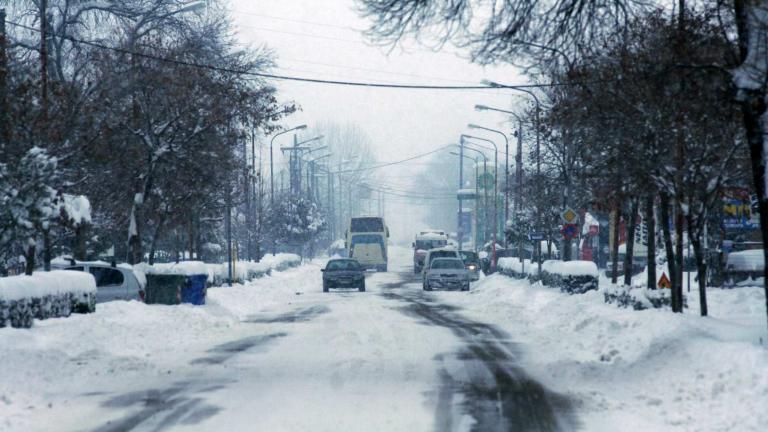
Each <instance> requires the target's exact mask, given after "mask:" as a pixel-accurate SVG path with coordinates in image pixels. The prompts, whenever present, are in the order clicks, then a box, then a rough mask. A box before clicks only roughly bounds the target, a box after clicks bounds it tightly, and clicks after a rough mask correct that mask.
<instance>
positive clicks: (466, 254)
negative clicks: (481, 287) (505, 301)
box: [459, 250, 481, 281]
mask: <svg viewBox="0 0 768 432" xmlns="http://www.w3.org/2000/svg"><path fill="white" fill-rule="evenodd" d="M459 255H460V256H461V260H462V261H464V266H465V267H466V268H467V271H468V272H469V279H470V280H473V281H476V280H479V279H480V267H481V265H480V257H478V255H477V252H472V251H465V250H462V251H459Z"/></svg>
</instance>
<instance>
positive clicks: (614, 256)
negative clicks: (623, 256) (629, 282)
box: [611, 209, 619, 285]
mask: <svg viewBox="0 0 768 432" xmlns="http://www.w3.org/2000/svg"><path fill="white" fill-rule="evenodd" d="M611 217H612V218H613V244H612V245H611V283H612V284H614V285H615V284H616V283H617V282H618V281H619V210H618V209H615V210H613V211H612V212H611Z"/></svg>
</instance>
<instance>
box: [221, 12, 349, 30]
mask: <svg viewBox="0 0 768 432" xmlns="http://www.w3.org/2000/svg"><path fill="white" fill-rule="evenodd" d="M232 12H236V13H240V14H243V15H251V16H257V17H260V18H267V19H273V20H278V21H287V22H294V23H299V24H309V25H316V26H321V27H331V28H338V29H342V30H351V31H354V32H360V31H361V30H358V29H356V28H353V27H348V26H341V25H338V24H328V23H321V22H318V21H306V20H300V19H296V18H284V17H278V16H274V15H265V14H260V13H255V12H247V11H242V10H237V9H235V10H233V11H232Z"/></svg>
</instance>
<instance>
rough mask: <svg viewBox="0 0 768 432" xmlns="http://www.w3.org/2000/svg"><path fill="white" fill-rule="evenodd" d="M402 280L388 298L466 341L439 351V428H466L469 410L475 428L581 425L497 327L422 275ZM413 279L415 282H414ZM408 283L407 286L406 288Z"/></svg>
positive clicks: (563, 428) (530, 428)
mask: <svg viewBox="0 0 768 432" xmlns="http://www.w3.org/2000/svg"><path fill="white" fill-rule="evenodd" d="M401 277H402V280H401V281H400V282H390V283H388V284H384V285H382V288H384V289H385V290H386V291H385V292H384V293H383V294H381V295H382V296H383V297H385V298H388V299H392V300H397V301H399V302H402V303H404V304H403V305H401V306H399V307H398V309H399V310H400V311H401V312H403V313H404V314H406V315H408V316H411V317H415V318H417V319H419V320H421V321H422V322H423V323H425V324H427V325H436V326H440V327H445V328H447V329H449V330H450V331H451V332H453V333H454V335H456V336H457V337H458V338H459V339H461V340H462V342H463V343H464V347H463V348H462V349H461V350H460V351H458V352H456V353H451V354H444V355H439V356H437V357H436V360H437V361H440V362H441V363H442V364H443V369H442V370H441V371H440V376H441V380H442V385H441V388H440V389H439V390H438V395H437V405H438V406H437V408H436V413H435V428H436V429H435V430H438V431H444V430H462V429H464V428H465V427H466V426H467V425H466V424H465V423H464V422H462V421H461V414H469V415H470V416H471V417H472V418H473V420H474V423H473V424H472V425H471V427H470V430H473V431H532V432H533V431H536V432H538V431H545V432H552V431H571V430H576V429H578V427H579V425H578V421H577V419H576V417H575V415H574V414H573V411H572V409H571V404H570V401H569V400H568V399H566V398H565V397H563V396H561V395H557V394H555V393H553V392H551V391H549V390H547V389H546V388H544V386H542V385H541V384H540V383H538V382H537V381H535V380H533V379H531V378H530V377H529V376H528V375H527V374H526V373H525V372H524V371H523V370H522V369H521V368H520V367H519V366H517V365H516V361H515V351H516V349H515V348H514V345H513V344H512V343H511V342H510V341H509V338H508V335H506V334H505V333H504V332H502V331H501V330H499V329H497V328H496V327H494V326H491V325H488V324H485V323H481V322H477V321H472V320H468V319H466V318H464V317H462V316H461V315H460V314H459V313H458V312H457V311H458V308H456V307H453V306H449V305H444V304H439V303H436V302H435V300H434V296H431V295H429V294H426V293H423V292H422V291H420V289H419V288H418V285H416V284H417V283H418V282H419V280H418V276H414V275H412V274H410V273H403V274H402V276H401ZM409 284H410V286H408V285H409ZM403 288H405V289H403ZM457 408H459V409H460V410H461V411H463V412H462V413H457V412H456V410H457Z"/></svg>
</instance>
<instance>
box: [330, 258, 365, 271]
mask: <svg viewBox="0 0 768 432" xmlns="http://www.w3.org/2000/svg"><path fill="white" fill-rule="evenodd" d="M325 269H326V270H359V269H360V264H359V263H358V262H357V261H355V260H335V261H328V265H327V266H326V267H325Z"/></svg>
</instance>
